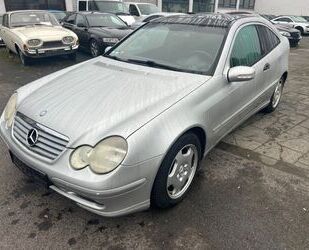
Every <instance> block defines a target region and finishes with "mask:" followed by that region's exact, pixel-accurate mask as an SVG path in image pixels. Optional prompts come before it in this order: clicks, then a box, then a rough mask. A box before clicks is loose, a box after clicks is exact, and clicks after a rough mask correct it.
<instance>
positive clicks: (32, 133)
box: [27, 128, 39, 147]
mask: <svg viewBox="0 0 309 250" xmlns="http://www.w3.org/2000/svg"><path fill="white" fill-rule="evenodd" d="M38 138H39V133H38V131H37V130H36V129H35V128H32V129H30V130H29V132H28V135H27V142H28V144H29V146H30V147H32V146H34V145H35V144H36V142H37V141H38Z"/></svg>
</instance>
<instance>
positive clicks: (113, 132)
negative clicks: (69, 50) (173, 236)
mask: <svg viewBox="0 0 309 250" xmlns="http://www.w3.org/2000/svg"><path fill="white" fill-rule="evenodd" d="M288 58H289V43H288V40H287V39H286V38H284V37H283V36H281V35H280V33H279V32H278V30H277V29H275V27H274V26H273V25H270V23H269V22H268V21H266V20H265V19H263V18H261V17H257V16H252V17H248V16H231V15H223V14H203V15H201V14H198V15H186V16H185V15H184V16H169V17H165V18H159V19H154V20H152V21H150V22H149V23H147V24H146V25H144V26H142V27H141V28H140V29H138V30H136V31H135V32H132V33H131V34H130V35H129V36H127V37H126V38H124V39H123V40H122V41H120V42H119V43H118V44H117V45H116V46H114V47H113V48H112V49H110V50H109V51H108V52H107V53H106V55H104V56H100V57H97V58H94V59H92V60H88V61H85V62H83V63H81V64H77V65H74V66H71V67H68V68H65V69H63V70H61V71H59V72H56V73H53V74H51V75H49V76H46V77H44V78H42V79H39V80H36V81H35V82H33V83H31V84H28V85H25V86H23V87H22V88H20V89H18V90H17V91H16V92H15V93H14V94H13V95H12V97H11V98H10V100H9V101H8V104H7V106H6V108H5V110H4V112H3V114H2V116H1V118H0V135H1V138H2V139H3V140H4V141H5V143H6V145H7V146H8V148H9V150H10V154H11V157H12V160H13V162H14V163H15V164H16V165H17V166H18V167H19V168H21V169H22V170H23V172H24V173H26V174H28V175H31V176H35V178H37V179H38V180H40V181H41V182H42V183H44V185H45V186H48V187H50V188H51V189H53V190H55V191H56V192H58V193H59V194H61V195H63V196H65V197H67V198H69V199H71V200H73V201H75V202H76V203H77V204H78V205H79V206H81V207H83V208H85V209H88V210H90V211H92V212H94V213H97V214H99V215H103V216H119V215H124V214H128V213H132V212H136V211H140V210H143V209H146V208H148V207H149V206H150V205H153V206H157V207H160V208H168V207H172V206H174V205H175V204H177V203H179V202H180V201H181V200H182V199H183V198H184V197H185V195H186V194H187V193H188V190H189V189H190V187H191V186H192V182H193V179H194V177H195V176H196V172H197V169H198V167H199V163H200V160H201V159H202V157H203V156H204V155H206V154H207V153H208V152H209V151H210V150H211V149H212V148H213V147H214V146H215V145H216V144H217V143H218V142H219V141H220V140H221V139H222V138H223V137H224V136H225V135H227V134H228V133H229V132H230V131H232V130H233V129H234V128H235V127H236V126H238V125H239V124H241V123H242V122H244V121H245V120H246V119H247V118H249V117H250V116H251V115H253V114H255V113H256V112H258V111H259V110H261V109H263V110H264V111H265V112H272V111H274V110H275V109H276V108H277V107H278V105H279V102H280V99H281V95H282V91H283V87H284V84H285V82H286V79H287V74H288Z"/></svg>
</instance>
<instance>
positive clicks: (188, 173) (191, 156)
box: [166, 144, 198, 199]
mask: <svg viewBox="0 0 309 250" xmlns="http://www.w3.org/2000/svg"><path fill="white" fill-rule="evenodd" d="M197 165H198V151H197V148H196V146H195V145H192V144H190V145H186V146H184V147H183V148H182V149H181V150H180V151H179V152H178V153H177V155H176V157H175V159H174V161H173V163H172V165H171V167H170V170H169V174H168V177H167V184H166V188H167V193H168V195H169V197H170V198H171V199H178V198H179V197H181V196H182V195H183V194H184V193H185V192H186V191H187V189H188V188H189V187H190V184H191V182H192V180H193V177H194V175H195V172H196V169H197Z"/></svg>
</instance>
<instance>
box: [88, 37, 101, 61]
mask: <svg viewBox="0 0 309 250" xmlns="http://www.w3.org/2000/svg"><path fill="white" fill-rule="evenodd" d="M89 47H90V53H91V55H92V57H97V56H99V55H100V54H101V48H100V45H99V44H98V42H97V41H96V40H95V39H91V40H90V43H89Z"/></svg>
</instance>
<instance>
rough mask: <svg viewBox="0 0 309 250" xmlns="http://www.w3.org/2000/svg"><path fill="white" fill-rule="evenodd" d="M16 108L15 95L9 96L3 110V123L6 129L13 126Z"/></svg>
mask: <svg viewBox="0 0 309 250" xmlns="http://www.w3.org/2000/svg"><path fill="white" fill-rule="evenodd" d="M16 108H17V93H15V94H13V95H12V96H11V98H10V99H9V101H8V103H7V105H6V107H5V109H4V121H6V125H7V127H8V128H9V127H11V126H12V124H13V120H14V116H15V113H16Z"/></svg>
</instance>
